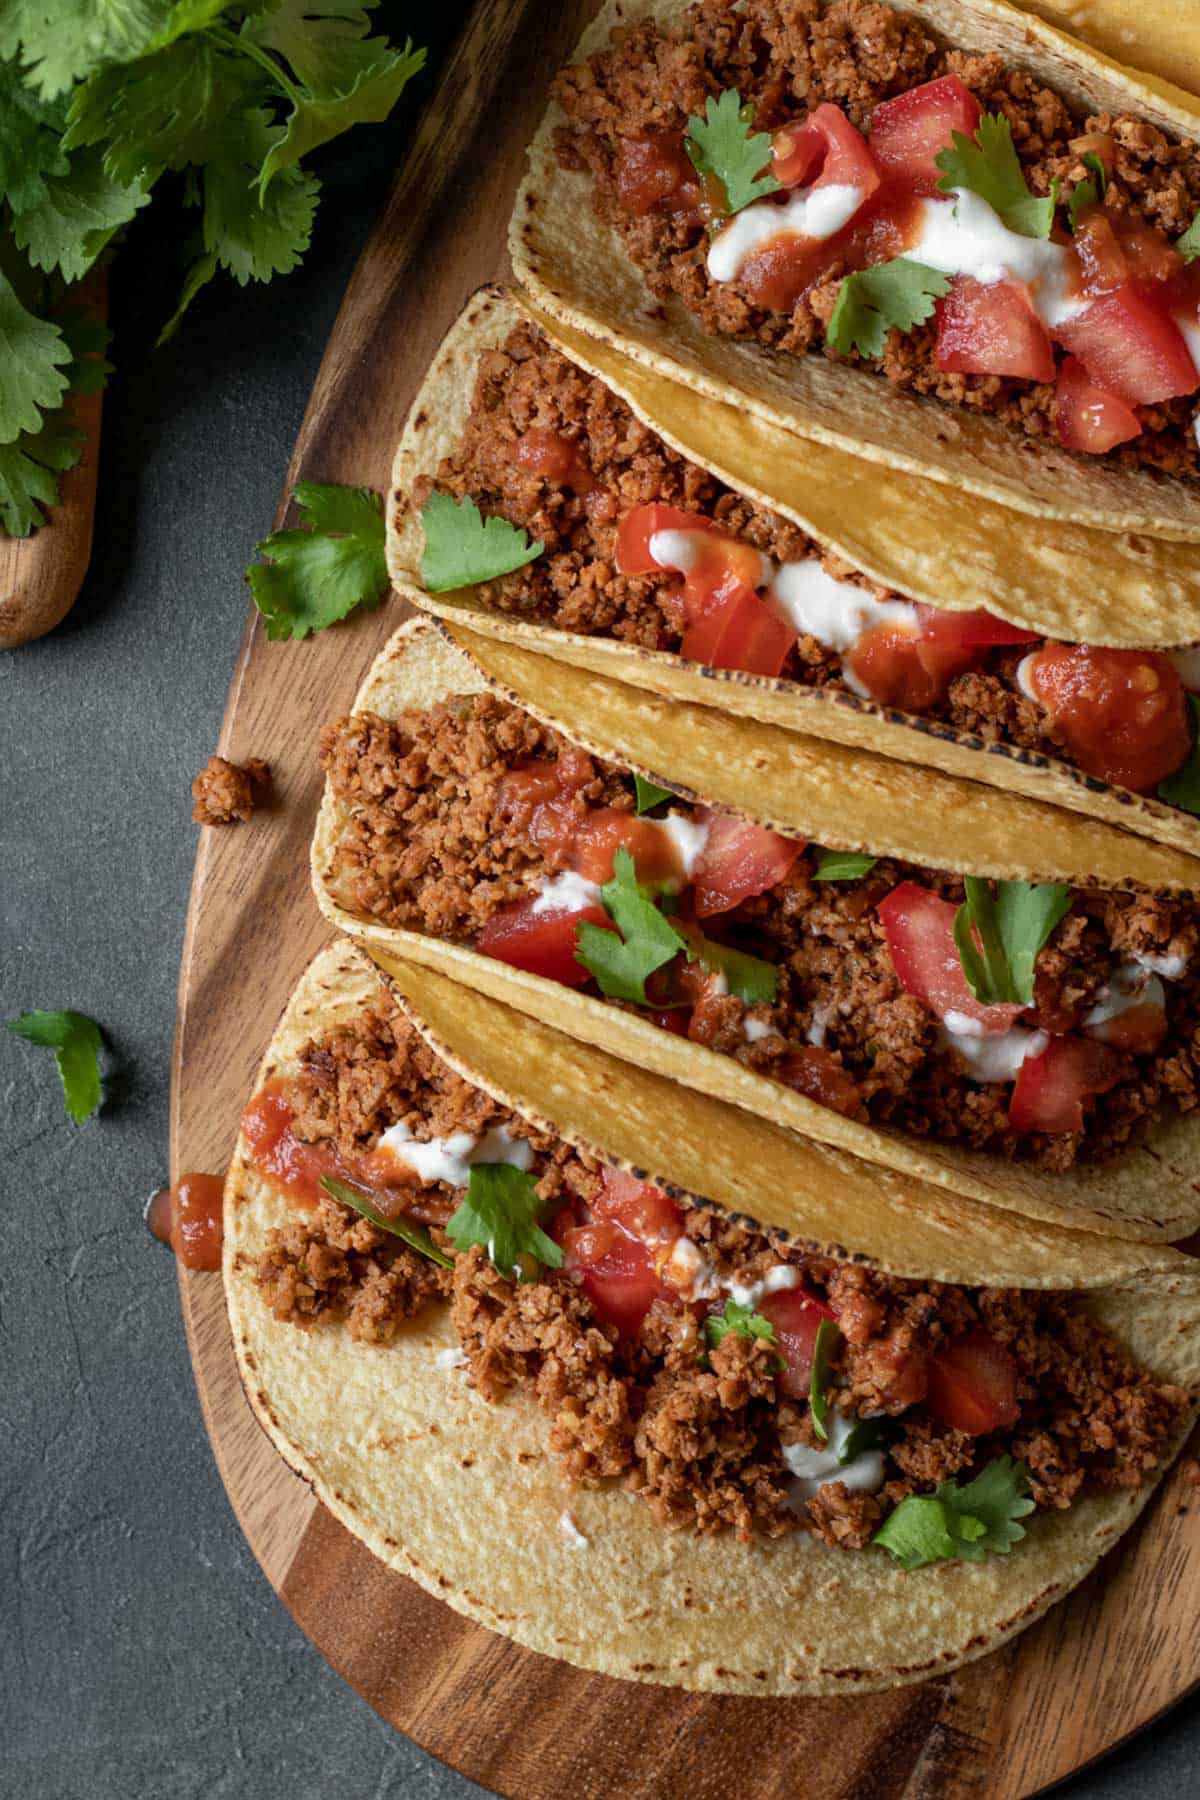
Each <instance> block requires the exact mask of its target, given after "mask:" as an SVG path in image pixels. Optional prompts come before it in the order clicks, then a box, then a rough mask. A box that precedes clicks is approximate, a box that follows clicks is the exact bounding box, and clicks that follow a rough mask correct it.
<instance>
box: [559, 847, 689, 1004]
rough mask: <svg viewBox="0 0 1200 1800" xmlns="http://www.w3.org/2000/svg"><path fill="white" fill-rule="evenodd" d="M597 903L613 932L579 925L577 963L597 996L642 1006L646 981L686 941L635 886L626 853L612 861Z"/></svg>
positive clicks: (643, 890) (634, 872)
mask: <svg viewBox="0 0 1200 1800" xmlns="http://www.w3.org/2000/svg"><path fill="white" fill-rule="evenodd" d="M600 898H601V900H602V901H603V902H604V908H605V911H606V912H607V913H608V916H609V918H610V919H612V921H613V923H614V924H615V925H616V927H617V930H616V931H615V932H614V931H609V930H608V929H607V928H606V927H605V926H603V925H591V924H587V923H584V924H582V925H580V926H579V927H578V929H577V930H576V934H575V943H576V951H575V955H576V960H577V961H578V962H580V963H582V965H583V967H584V968H585V969H587V971H588V973H589V974H591V975H593V976H594V977H595V978H596V980H597V981H598V982H599V984H600V992H601V993H602V994H606V995H607V996H608V998H609V999H610V1000H632V1001H634V1002H635V1003H636V1004H637V1005H639V1006H647V1005H648V1004H649V1001H648V1000H647V997H646V982H647V979H648V978H649V977H650V976H651V975H653V974H654V972H655V970H656V969H661V968H662V967H663V965H664V964H665V963H669V962H670V961H671V959H672V957H674V956H677V955H678V954H679V952H680V951H681V950H686V949H687V943H686V940H685V939H684V938H683V936H682V935H681V934H680V933H679V931H677V930H676V928H675V926H674V925H672V924H671V922H670V920H669V919H667V918H666V917H665V916H664V915H663V913H662V911H661V910H660V908H659V907H658V906H657V905H656V904H655V902H654V900H653V898H652V897H651V895H650V892H649V890H648V889H646V888H644V887H642V886H641V885H640V883H639V882H638V878H637V870H636V865H635V864H634V860H633V858H632V856H631V855H630V854H629V852H628V850H626V849H620V850H618V851H617V853H616V855H615V856H614V858H613V876H612V880H611V881H607V882H605V884H604V886H603V887H602V888H601V889H600ZM618 933H619V934H620V935H619V936H618Z"/></svg>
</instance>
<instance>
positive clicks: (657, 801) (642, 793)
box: [633, 775, 675, 813]
mask: <svg viewBox="0 0 1200 1800" xmlns="http://www.w3.org/2000/svg"><path fill="white" fill-rule="evenodd" d="M633 785H634V787H635V788H636V790H637V809H638V812H639V813H648V812H653V810H654V808H655V807H656V806H661V805H662V803H663V801H664V800H674V798H675V796H674V794H673V793H672V792H671V790H670V788H665V787H659V785H658V783H657V782H655V781H647V780H646V778H645V776H644V775H635V776H634V778H633Z"/></svg>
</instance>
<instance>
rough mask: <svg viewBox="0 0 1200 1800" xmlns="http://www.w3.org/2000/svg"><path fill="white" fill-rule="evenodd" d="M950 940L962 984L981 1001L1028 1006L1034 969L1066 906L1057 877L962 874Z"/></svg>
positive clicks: (1067, 901)
mask: <svg viewBox="0 0 1200 1800" xmlns="http://www.w3.org/2000/svg"><path fill="white" fill-rule="evenodd" d="M965 884H966V893H967V897H966V900H965V901H964V902H963V904H962V906H960V907H959V909H958V911H957V913H956V914H955V916H954V942H955V944H956V945H957V947H958V956H959V961H960V962H961V963H962V968H963V974H964V975H965V976H966V978H967V986H968V987H969V988H970V990H971V992H972V993H973V994H974V996H975V998H976V1000H978V1001H979V1003H980V1005H982V1006H997V1005H1013V1006H1032V1004H1033V973H1034V967H1035V965H1036V963H1037V959H1038V956H1039V954H1040V952H1041V950H1042V949H1043V947H1044V946H1045V944H1046V942H1047V940H1048V939H1049V937H1050V934H1051V932H1052V931H1053V930H1054V928H1055V926H1056V925H1058V923H1059V922H1060V920H1061V919H1062V918H1063V917H1064V916H1065V915H1066V913H1067V911H1068V910H1069V908H1070V905H1071V890H1070V888H1069V887H1066V886H1064V885H1062V884H1061V883H1059V882H1036V881H998V882H996V884H995V887H996V892H995V894H994V895H993V892H992V883H991V882H990V881H985V880H983V879H982V878H981V877H979V876H976V875H968V876H966V878H965Z"/></svg>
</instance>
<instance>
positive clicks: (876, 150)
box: [871, 75, 979, 194]
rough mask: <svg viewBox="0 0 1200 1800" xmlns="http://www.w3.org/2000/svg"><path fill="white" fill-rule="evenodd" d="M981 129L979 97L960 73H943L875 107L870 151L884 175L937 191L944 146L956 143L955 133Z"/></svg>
mask: <svg viewBox="0 0 1200 1800" xmlns="http://www.w3.org/2000/svg"><path fill="white" fill-rule="evenodd" d="M978 129H979V102H978V100H976V98H975V96H974V94H973V93H972V92H971V90H970V89H969V88H967V87H964V85H963V83H962V82H961V81H959V80H958V78H957V76H954V75H943V76H941V77H940V78H939V79H938V80H937V81H925V82H922V84H921V86H920V87H915V88H909V90H908V92H907V93H906V94H897V96H896V98H895V99H894V100H885V101H884V102H883V103H882V105H880V106H877V107H876V108H875V111H874V112H873V113H872V114H871V153H872V155H873V156H874V158H875V161H876V162H877V163H878V164H879V167H880V169H881V171H882V172H883V174H884V175H885V176H887V177H889V178H891V179H893V180H895V181H897V182H900V183H903V185H904V186H905V187H906V188H909V189H911V190H913V191H914V192H916V193H919V194H936V192H937V184H938V181H939V180H940V179H941V173H942V172H941V170H940V169H939V168H938V166H937V161H936V158H937V154H938V152H939V150H948V149H949V148H950V147H951V144H952V142H953V134H954V132H956V131H959V132H961V133H962V135H963V136H964V137H967V138H973V137H974V136H975V133H976V131H977V130H978Z"/></svg>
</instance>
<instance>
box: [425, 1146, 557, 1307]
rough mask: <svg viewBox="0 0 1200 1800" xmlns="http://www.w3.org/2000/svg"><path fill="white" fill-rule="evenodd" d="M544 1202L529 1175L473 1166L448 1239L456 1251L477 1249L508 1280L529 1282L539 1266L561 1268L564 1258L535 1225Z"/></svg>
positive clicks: (487, 1165)
mask: <svg viewBox="0 0 1200 1800" xmlns="http://www.w3.org/2000/svg"><path fill="white" fill-rule="evenodd" d="M542 1210H543V1202H542V1200H541V1199H540V1197H539V1195H538V1191H537V1184H536V1182H535V1181H534V1179H533V1176H532V1175H527V1174H526V1173H525V1172H524V1170H522V1169H514V1168H513V1167H512V1165H511V1164H509V1163H474V1164H473V1165H472V1167H471V1178H470V1180H469V1181H468V1183H467V1192H466V1195H465V1197H464V1199H463V1201H462V1204H461V1205H460V1206H459V1208H458V1210H457V1212H455V1213H453V1214H452V1215H451V1218H450V1220H449V1223H448V1224H447V1226H446V1236H447V1237H448V1238H449V1239H450V1242H451V1243H452V1244H453V1245H454V1248H455V1249H456V1250H469V1249H470V1248H471V1246H472V1245H473V1244H479V1245H480V1246H481V1247H482V1248H483V1249H484V1250H486V1251H487V1254H488V1257H489V1258H490V1260H491V1262H492V1263H493V1264H494V1266H495V1267H496V1268H497V1269H498V1270H499V1272H500V1274H501V1275H503V1276H505V1277H506V1278H507V1279H508V1280H509V1281H513V1280H516V1281H533V1280H535V1279H536V1276H537V1270H538V1266H539V1265H540V1266H542V1267H544V1268H547V1269H558V1268H561V1267H562V1260H563V1253H562V1251H561V1250H560V1249H559V1247H558V1245H557V1244H556V1243H555V1242H554V1239H553V1238H551V1237H547V1236H546V1233H545V1232H544V1231H543V1230H542V1228H541V1225H540V1224H539V1223H538V1221H539V1219H540V1217H541V1214H542Z"/></svg>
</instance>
